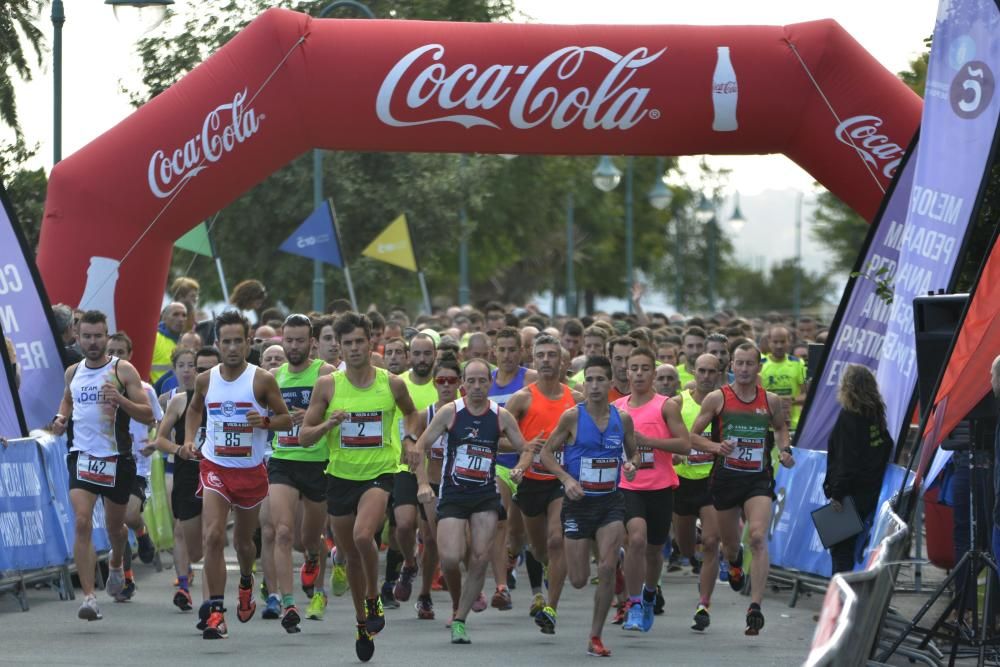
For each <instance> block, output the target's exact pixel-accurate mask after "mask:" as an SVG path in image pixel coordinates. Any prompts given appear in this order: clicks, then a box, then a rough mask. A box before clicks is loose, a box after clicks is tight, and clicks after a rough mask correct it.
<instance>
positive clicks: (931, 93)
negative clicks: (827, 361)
mask: <svg viewBox="0 0 1000 667" xmlns="http://www.w3.org/2000/svg"><path fill="white" fill-rule="evenodd" d="M998 72H1000V9H998V8H997V4H996V2H995V0H942V1H941V4H940V5H939V7H938V16H937V22H936V23H935V26H934V43H933V46H932V47H931V55H930V62H929V63H928V67H927V88H926V90H925V93H924V113H923V120H922V122H921V130H920V145H921V146H920V155H919V156H918V157H917V160H916V165H917V166H916V174H915V175H914V179H913V189H912V191H911V195H910V206H909V210H908V211H907V217H906V225H905V226H904V227H903V229H902V230H901V234H900V235H899V237H898V238H897V239H896V240H895V245H896V247H897V248H898V249H899V264H898V265H897V267H896V270H895V271H894V272H893V274H892V280H893V283H894V293H895V296H894V299H893V303H892V315H891V316H890V318H889V326H888V329H887V331H886V335H885V343H884V345H883V351H882V357H883V363H882V364H880V365H879V368H878V371H877V373H876V377H877V378H878V382H879V387H880V388H881V389H882V396H883V398H884V399H885V407H886V421H887V423H888V426H889V432H890V433H892V434H893V435H894V436H895V435H898V434H900V433H902V428H903V426H904V425H905V424H906V423H907V422H908V420H909V418H910V415H909V408H910V401H911V399H912V396H913V390H914V388H915V387H916V382H917V369H916V363H915V362H914V360H915V358H916V342H915V337H914V331H913V299H914V297H916V296H921V295H924V294H926V293H927V292H928V291H931V290H938V289H945V290H948V289H950V288H951V286H952V285H953V284H954V278H955V276H956V275H957V272H958V269H959V268H960V259H961V254H962V253H961V250H962V247H963V245H964V242H965V237H966V232H967V230H968V227H969V222H970V220H971V219H972V215H973V213H974V210H975V208H976V203H977V200H978V199H979V195H980V190H981V186H982V184H983V179H984V177H985V172H986V168H987V166H988V164H989V161H990V154H991V152H992V149H993V145H994V137H995V135H996V132H997V119H998V117H1000V96H998V95H997V90H996V84H997V80H996V76H997V74H998ZM925 407H926V406H925Z"/></svg>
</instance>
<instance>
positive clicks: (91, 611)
mask: <svg viewBox="0 0 1000 667" xmlns="http://www.w3.org/2000/svg"><path fill="white" fill-rule="evenodd" d="M76 617H77V618H81V619H83V620H85V621H99V620H101V619H102V618H104V616H102V615H101V610H100V608H98V606H97V596H96V595H93V594H91V595H88V596H87V597H85V598H83V604H81V605H80V610H79V611H77V612H76Z"/></svg>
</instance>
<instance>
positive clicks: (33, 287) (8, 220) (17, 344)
mask: <svg viewBox="0 0 1000 667" xmlns="http://www.w3.org/2000/svg"><path fill="white" fill-rule="evenodd" d="M15 225H16V223H15V222H14V220H13V216H12V215H11V213H10V205H9V202H8V201H7V193H6V192H5V191H4V190H3V188H2V186H0V248H3V251H2V256H0V327H2V328H3V332H4V335H5V336H6V337H7V338H9V339H10V340H11V342H12V343H13V344H14V350H15V352H16V353H17V361H18V364H19V365H20V366H21V389H20V391H19V392H18V393H19V395H20V397H21V406H22V408H23V409H24V416H25V420H26V421H27V423H28V428H29V429H34V428H40V427H42V426H45V425H46V424H48V423H49V422H51V421H52V415H54V414H55V413H56V410H58V409H59V400H60V399H61V398H62V393H63V388H64V386H65V381H64V379H63V364H62V357H61V356H60V351H59V346H58V344H57V342H56V339H55V334H54V333H53V330H52V325H51V324H50V320H49V318H50V315H51V310H50V308H49V303H48V299H47V297H46V296H45V293H44V291H43V289H42V281H41V278H40V277H39V275H38V271H37V269H36V268H35V261H34V255H33V254H32V252H31V249H30V248H28V247H27V244H26V243H25V242H24V238H23V237H22V236H21V234H20V230H19V229H17V228H16V227H15ZM0 435H23V434H21V433H14V432H10V431H8V432H7V433H0Z"/></svg>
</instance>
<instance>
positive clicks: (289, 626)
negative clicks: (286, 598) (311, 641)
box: [281, 605, 302, 635]
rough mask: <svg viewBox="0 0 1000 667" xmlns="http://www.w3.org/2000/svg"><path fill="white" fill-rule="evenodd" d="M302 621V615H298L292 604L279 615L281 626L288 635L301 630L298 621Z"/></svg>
mask: <svg viewBox="0 0 1000 667" xmlns="http://www.w3.org/2000/svg"><path fill="white" fill-rule="evenodd" d="M301 622H302V617H301V616H299V610H298V609H297V608H296V607H295V605H292V606H291V607H289V608H288V609H286V610H285V614H284V615H283V616H282V617H281V627H283V628H284V629H285V632H287V633H288V634H290V635H294V634H295V633H296V632H302V628H300V627H299V623H301Z"/></svg>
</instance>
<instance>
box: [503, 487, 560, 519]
mask: <svg viewBox="0 0 1000 667" xmlns="http://www.w3.org/2000/svg"><path fill="white" fill-rule="evenodd" d="M562 497H563V488H562V484H560V482H559V480H557V479H554V480H551V481H541V480H537V479H528V478H525V479H523V480H521V483H520V484H519V485H518V487H517V493H516V494H515V495H514V502H515V503H517V506H518V508H519V509H520V510H521V514H523V515H524V516H526V517H529V518H533V517H536V516H541V515H542V514H545V512H546V511H547V510H548V508H549V505H551V504H552V503H553V502H554V501H556V500H559V499H560V498H562Z"/></svg>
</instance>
